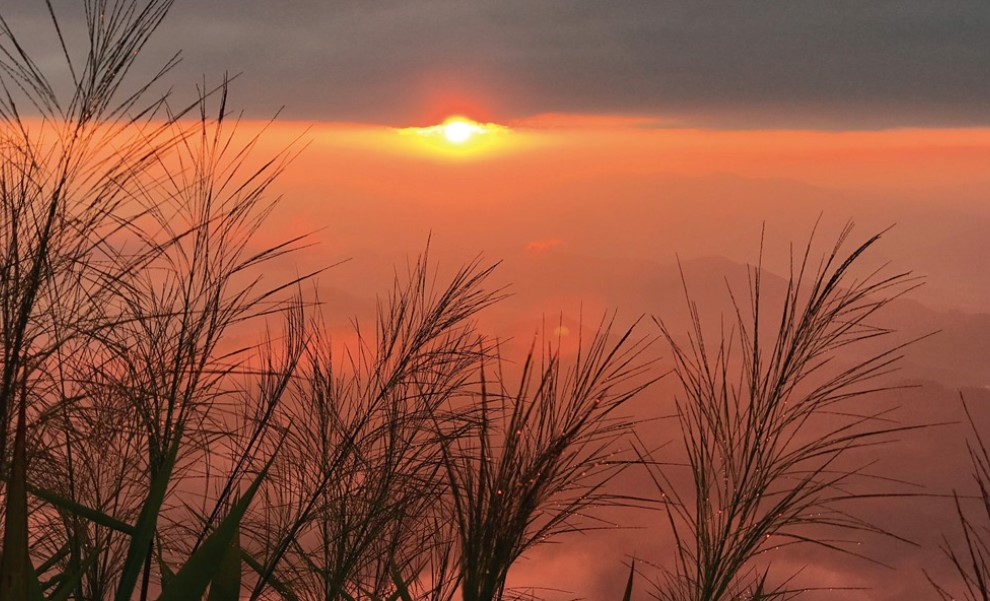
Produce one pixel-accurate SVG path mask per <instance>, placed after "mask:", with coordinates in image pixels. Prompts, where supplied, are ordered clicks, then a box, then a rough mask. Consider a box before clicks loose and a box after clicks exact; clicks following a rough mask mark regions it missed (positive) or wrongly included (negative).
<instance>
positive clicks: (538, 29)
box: [4, 0, 990, 129]
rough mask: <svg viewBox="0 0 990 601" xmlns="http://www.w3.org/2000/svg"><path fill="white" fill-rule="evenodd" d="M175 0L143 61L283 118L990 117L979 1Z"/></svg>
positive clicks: (833, 122)
mask: <svg viewBox="0 0 990 601" xmlns="http://www.w3.org/2000/svg"><path fill="white" fill-rule="evenodd" d="M53 4H54V6H55V7H56V10H57V12H58V14H61V15H67V16H69V17H71V16H72V15H74V14H77V13H78V8H77V3H74V2H71V1H69V0H57V1H55V2H54V3H53ZM176 5H177V6H176V10H175V11H173V13H172V14H171V16H170V17H169V22H168V34H167V35H163V36H161V37H159V38H157V40H156V41H155V42H153V44H152V46H151V47H150V48H149V49H148V50H149V52H148V54H147V55H148V57H149V60H150V61H152V62H153V61H154V60H156V59H158V60H162V59H163V58H164V57H166V56H168V55H170V54H171V52H174V51H175V50H177V49H182V51H183V56H184V64H183V66H182V68H181V69H180V71H179V72H178V75H177V77H176V80H178V81H197V80H198V79H199V78H200V77H201V76H202V75H203V74H204V73H205V74H207V75H208V76H209V77H213V78H218V77H220V75H221V74H222V73H223V72H224V71H229V72H231V73H243V81H242V83H240V84H239V86H238V98H239V99H240V101H241V102H242V103H243V105H244V106H246V107H250V109H251V110H252V111H253V112H255V114H261V115H264V116H267V115H268V114H270V113H271V112H273V111H275V110H278V109H279V108H281V107H283V106H284V107H285V112H284V115H285V116H286V117H287V118H290V119H302V120H314V121H360V122H371V123H385V124H390V125H400V124H411V123H414V122H416V121H417V120H421V119H423V118H424V117H425V116H428V115H429V114H431V113H432V112H433V111H435V110H436V108H437V107H436V105H437V104H449V105H452V106H457V105H461V106H466V107H471V106H476V107H477V110H478V111H479V112H483V113H485V114H484V115H478V116H479V117H483V118H488V116H489V115H490V116H497V117H498V118H500V119H510V118H520V117H525V116H530V115H534V114H539V113H590V114H622V115H627V114H636V115H647V116H652V117H660V118H663V119H665V120H668V121H672V122H675V123H677V124H682V125H690V126H718V127H731V128H742V129H753V128H765V127H788V128H802V129H803V128H815V129H818V128H827V129H849V128H855V129H864V128H865V129H876V128H887V127H908V126H926V127H927V126H940V127H945V126H953V127H955V126H974V125H987V124H990V123H988V121H990V112H988V111H987V110H986V109H987V106H986V98H988V97H990V78H987V77H986V73H987V69H988V67H990V65H988V62H990V36H987V35H985V33H986V31H988V30H990V5H988V4H987V3H986V2H979V1H957V0H946V1H944V2H941V1H939V2H933V1H930V0H929V1H923V0H877V1H870V2H861V1H858V0H838V1H833V2H819V1H816V0H793V1H786V2H784V1H779V0H778V1H771V2H758V3H754V2H732V3H725V2H710V1H701V2H671V1H664V0H660V1H656V0H626V1H623V2H603V1H600V0H542V1H540V2H531V1H528V0H505V1H500V2H492V1H482V2H461V1H456V0H422V1H418V2H404V1H401V0H385V1H381V2H373V3H369V2H363V1H360V0H344V1H341V0H333V1H321V0H283V1H279V2H271V1H266V0H211V1H210V2H193V1H191V0H179V1H178V2H177V3H176ZM4 15H5V18H7V19H8V20H10V21H11V22H12V23H13V24H16V25H19V26H21V25H23V26H24V27H26V28H28V30H31V29H35V30H37V31H39V32H40V31H42V30H47V26H46V24H45V23H44V21H45V20H46V19H47V14H46V11H44V10H43V9H42V5H41V3H39V2H36V1H35V0H7V1H6V2H4ZM47 50H48V52H49V53H51V52H53V51H55V47H51V46H50V45H49V47H48V48H47Z"/></svg>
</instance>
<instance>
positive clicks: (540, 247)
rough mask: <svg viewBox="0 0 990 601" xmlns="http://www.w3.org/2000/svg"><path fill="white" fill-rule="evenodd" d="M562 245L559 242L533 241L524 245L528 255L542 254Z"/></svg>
mask: <svg viewBox="0 0 990 601" xmlns="http://www.w3.org/2000/svg"><path fill="white" fill-rule="evenodd" d="M561 244H563V242H562V241H560V240H533V241H532V242H530V243H529V244H527V245H526V252H530V253H536V254H539V253H544V252H546V251H548V250H550V249H551V248H555V247H557V246H560V245H561Z"/></svg>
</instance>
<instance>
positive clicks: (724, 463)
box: [654, 226, 913, 601]
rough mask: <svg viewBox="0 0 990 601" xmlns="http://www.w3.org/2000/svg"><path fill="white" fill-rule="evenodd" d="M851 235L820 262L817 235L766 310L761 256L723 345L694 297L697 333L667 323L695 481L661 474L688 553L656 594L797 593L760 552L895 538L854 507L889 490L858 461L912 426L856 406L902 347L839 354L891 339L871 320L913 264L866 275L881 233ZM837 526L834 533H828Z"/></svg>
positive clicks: (840, 547)
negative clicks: (686, 483) (681, 482)
mask: <svg viewBox="0 0 990 601" xmlns="http://www.w3.org/2000/svg"><path fill="white" fill-rule="evenodd" d="M850 231H851V226H849V227H847V228H846V230H845V231H843V232H842V234H841V235H840V236H839V238H838V240H837V242H836V244H835V246H834V247H833V248H832V250H831V251H829V252H827V253H825V254H824V256H823V257H822V259H821V261H820V262H818V264H817V266H816V265H815V264H814V263H813V262H812V259H811V253H812V247H813V238H812V241H809V243H808V245H807V247H806V248H805V250H804V252H803V254H802V255H799V256H798V257H796V259H795V260H793V261H792V267H791V273H790V277H789V279H788V281H787V286H786V291H785V293H784V297H783V299H782V301H781V305H780V308H779V310H775V311H774V313H772V314H771V315H770V316H769V318H768V316H767V312H768V311H767V309H766V308H765V307H764V304H765V300H764V297H763V284H762V281H761V278H762V271H761V270H762V265H757V266H756V267H754V268H752V269H751V271H750V286H749V291H748V293H749V294H748V299H747V300H748V303H747V304H743V303H741V302H740V299H739V298H738V297H737V296H735V294H734V293H733V292H732V291H731V290H730V295H732V301H733V305H734V307H735V319H734V320H733V323H732V325H731V326H728V327H726V326H723V327H722V328H721V330H720V332H719V334H718V336H717V338H716V339H715V340H714V342H712V341H710V340H706V336H705V334H704V333H703V327H702V326H703V320H702V317H701V315H700V314H699V313H698V309H697V306H696V305H695V304H694V303H693V302H692V301H691V299H690V296H688V307H689V311H690V316H691V321H692V323H693V329H692V330H691V331H690V332H689V334H688V338H687V342H686V343H680V342H678V341H677V338H676V335H675V334H674V333H673V332H672V331H671V330H670V328H669V327H668V326H667V324H666V323H665V322H664V321H663V320H660V319H657V320H656V321H657V325H658V326H659V327H660V330H661V332H662V333H663V335H664V336H665V337H666V339H667V341H668V342H669V344H670V348H671V349H672V351H673V354H674V360H675V373H676V374H677V376H678V378H679V379H680V381H681V390H682V392H681V395H680V396H679V398H678V399H677V408H678V415H679V417H680V423H681V430H682V433H683V440H684V445H685V449H686V452H687V460H688V467H689V470H690V482H691V483H692V484H693V488H691V489H689V490H688V491H684V490H678V489H677V488H676V487H675V486H674V485H673V483H672V480H671V479H670V478H668V477H667V475H666V474H665V473H664V472H663V471H659V470H654V473H655V475H656V483H657V486H658V487H659V489H660V491H661V492H662V494H663V499H664V501H665V503H666V507H667V513H668V517H669V522H670V525H671V528H672V532H673V534H674V537H675V540H676V549H677V551H676V567H675V568H674V569H673V570H671V571H670V572H669V573H668V574H667V575H666V577H665V578H664V579H663V580H662V581H661V582H660V583H658V585H657V591H656V595H657V597H658V598H660V599H669V600H671V601H675V600H677V601H686V600H691V601H722V600H724V599H735V598H752V597H756V598H765V599H771V598H772V599H778V598H782V597H788V596H791V595H794V594H796V593H797V592H799V591H796V590H790V589H788V587H787V586H786V585H783V586H780V587H776V586H771V584H770V583H771V582H772V580H771V579H769V578H768V574H767V572H766V571H765V570H761V569H760V568H759V567H758V566H757V565H756V564H755V560H756V559H757V558H758V557H759V556H760V555H762V554H763V553H765V552H767V551H771V550H775V549H779V548H781V547H788V546H790V545H794V544H811V545H816V546H819V547H824V548H827V549H831V550H834V551H838V552H842V553H849V554H854V555H856V554H857V552H856V551H855V550H853V548H852V546H851V545H852V543H853V542H854V541H855V538H852V539H851V538H849V537H850V536H853V537H854V536H855V535H858V534H862V533H873V534H883V535H887V536H894V535H893V534H892V533H889V532H884V531H882V530H881V529H880V528H878V527H876V526H874V525H872V524H870V523H869V522H866V521H864V520H862V519H860V518H857V517H856V516H855V515H854V514H851V513H849V512H847V511H846V510H844V509H843V505H844V504H846V503H848V502H850V501H854V500H857V499H861V498H868V497H873V496H878V495H879V496H882V495H883V493H884V492H890V491H889V490H888V491H882V490H877V489H876V488H875V482H872V483H871V478H872V477H873V475H872V474H870V473H868V472H867V469H866V465H867V464H868V462H867V461H866V460H865V459H861V460H859V463H855V461H856V460H855V459H854V457H855V456H856V453H857V452H859V451H861V450H863V449H870V450H875V448H876V447H877V446H878V445H882V444H885V443H887V442H889V441H890V440H891V439H892V437H893V435H894V434H895V433H898V432H902V431H904V430H905V429H908V428H904V427H899V426H896V425H892V424H891V423H890V421H889V419H887V417H886V415H885V412H881V411H873V410H871V409H868V408H865V407H863V405H862V404H860V403H859V401H860V400H861V399H862V398H863V397H864V396H866V395H869V394H871V393H874V392H877V391H878V390H883V389H885V387H884V384H883V383H882V382H880V381H878V379H879V378H880V377H881V376H883V375H885V374H887V373H889V372H890V370H891V369H892V368H893V367H894V364H895V363H896V361H897V360H898V359H899V354H900V351H901V349H902V345H894V346H890V345H888V346H887V347H886V348H885V349H884V350H881V351H879V352H876V353H875V354H872V355H870V356H868V358H866V359H859V360H855V361H852V362H847V364H846V365H843V364H842V363H841V361H840V360H841V356H840V354H841V353H843V352H845V351H846V350H847V349H848V348H849V347H851V346H853V345H857V346H862V345H863V343H865V342H866V341H870V340H875V339H882V338H884V337H886V336H888V335H889V333H890V332H889V331H887V330H884V329H881V328H878V327H875V326H872V325H870V319H871V317H872V316H873V315H874V314H875V313H876V312H877V311H879V310H881V309H882V308H883V307H884V306H885V305H886V304H887V303H889V302H890V301H891V300H892V299H894V298H897V297H898V296H900V295H901V294H903V293H904V292H905V291H907V290H909V289H910V288H911V286H912V282H913V280H912V279H911V278H910V277H909V274H906V273H896V274H893V275H881V274H880V273H878V272H874V273H867V274H866V276H865V277H862V276H857V275H855V274H854V271H853V268H854V267H856V266H857V264H858V262H859V260H860V258H861V257H862V256H863V254H864V253H866V252H867V251H868V250H869V249H870V248H871V247H872V246H873V245H874V244H875V243H876V241H877V240H878V239H879V238H880V236H879V235H876V236H872V237H870V238H869V239H867V240H866V241H865V242H864V243H862V244H860V245H859V246H856V247H854V248H852V250H849V251H843V246H844V243H845V242H846V239H847V238H848V235H849V233H850ZM685 290H686V284H685ZM767 319H769V320H770V321H769V322H767V321H766V320H767ZM767 332H769V335H770V337H769V338H767V337H766V336H767ZM829 530H831V531H832V532H834V533H836V535H835V537H834V538H824V537H822V534H821V533H823V532H827V531H829ZM812 533H817V534H812ZM826 536H827V535H826Z"/></svg>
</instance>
